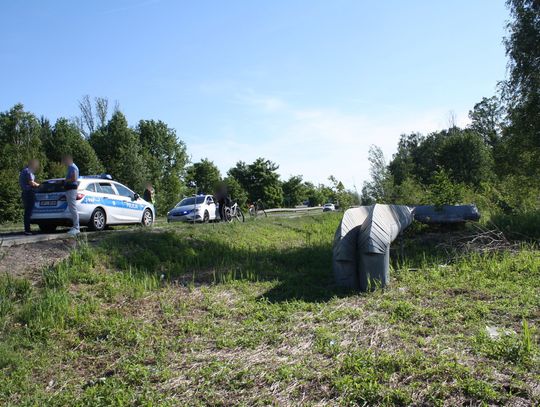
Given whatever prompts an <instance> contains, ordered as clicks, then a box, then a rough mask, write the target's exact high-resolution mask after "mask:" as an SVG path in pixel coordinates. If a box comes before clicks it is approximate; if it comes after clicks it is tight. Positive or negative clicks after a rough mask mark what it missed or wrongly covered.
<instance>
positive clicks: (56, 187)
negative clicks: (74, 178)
mask: <svg viewBox="0 0 540 407" xmlns="http://www.w3.org/2000/svg"><path fill="white" fill-rule="evenodd" d="M64 191H65V189H64V185H63V183H62V181H60V180H59V181H45V182H43V183H42V184H41V185H40V186H39V188H38V190H37V192H38V193H41V194H51V193H53V192H64Z"/></svg>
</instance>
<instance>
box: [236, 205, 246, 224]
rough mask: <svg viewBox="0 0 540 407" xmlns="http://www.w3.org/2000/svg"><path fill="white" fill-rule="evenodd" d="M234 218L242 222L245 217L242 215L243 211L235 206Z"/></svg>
mask: <svg viewBox="0 0 540 407" xmlns="http://www.w3.org/2000/svg"><path fill="white" fill-rule="evenodd" d="M235 219H236V220H237V221H239V222H244V221H245V220H246V219H245V217H244V213H243V212H242V209H240V208H236V216H235Z"/></svg>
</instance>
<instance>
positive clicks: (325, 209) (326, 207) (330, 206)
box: [322, 203, 336, 212]
mask: <svg viewBox="0 0 540 407" xmlns="http://www.w3.org/2000/svg"><path fill="white" fill-rule="evenodd" d="M322 210H323V212H331V211H335V210H336V206H335V205H334V204H333V203H326V204H324V206H323V207H322Z"/></svg>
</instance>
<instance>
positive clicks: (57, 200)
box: [31, 174, 156, 232]
mask: <svg viewBox="0 0 540 407" xmlns="http://www.w3.org/2000/svg"><path fill="white" fill-rule="evenodd" d="M77 212H79V220H80V224H81V226H84V225H87V226H88V227H89V228H90V229H92V230H103V229H105V227H106V226H108V225H126V224H142V225H143V226H151V225H152V224H153V222H154V219H155V218H156V212H155V209H154V205H152V204H151V203H149V202H146V201H145V200H144V199H142V198H141V197H140V196H139V194H137V193H135V192H133V191H132V190H131V189H129V188H128V187H126V186H124V185H122V184H120V183H119V182H116V181H113V180H112V178H111V176H110V175H107V174H103V175H89V176H84V177H80V178H79V187H78V188H77ZM31 222H32V223H33V224H37V225H38V226H39V228H40V229H41V230H42V231H44V232H52V231H54V230H55V229H56V227H57V226H71V215H70V213H69V210H68V207H67V201H66V191H65V189H64V179H61V178H60V179H50V180H47V181H44V182H43V183H42V184H41V185H40V186H39V188H38V189H37V191H36V203H35V205H34V209H33V211H32V218H31Z"/></svg>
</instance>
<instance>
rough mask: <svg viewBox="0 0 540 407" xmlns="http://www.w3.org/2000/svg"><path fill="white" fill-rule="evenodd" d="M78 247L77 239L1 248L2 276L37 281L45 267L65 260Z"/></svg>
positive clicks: (0, 263)
mask: <svg viewBox="0 0 540 407" xmlns="http://www.w3.org/2000/svg"><path fill="white" fill-rule="evenodd" d="M76 245H77V242H76V240H75V239H62V240H50V241H46V242H38V243H32V244H23V245H17V246H12V247H4V248H0V274H4V273H8V274H9V275H11V276H16V277H25V278H28V279H30V280H31V281H37V280H39V279H40V277H41V270H42V269H43V268H44V267H47V266H51V265H53V264H56V263H58V262H59V261H61V260H63V259H65V258H66V257H67V256H68V255H69V253H70V251H71V250H72V249H73V248H75V246H76Z"/></svg>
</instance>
